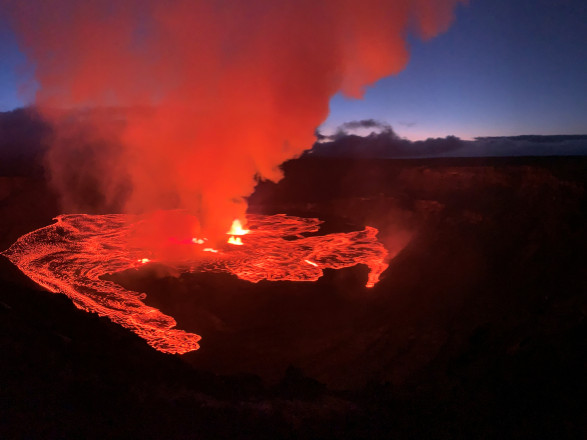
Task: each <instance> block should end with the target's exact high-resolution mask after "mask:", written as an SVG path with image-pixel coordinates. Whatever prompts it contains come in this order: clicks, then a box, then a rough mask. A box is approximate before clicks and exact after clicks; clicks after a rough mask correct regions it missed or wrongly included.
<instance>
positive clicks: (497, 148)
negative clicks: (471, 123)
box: [309, 119, 587, 158]
mask: <svg viewBox="0 0 587 440" xmlns="http://www.w3.org/2000/svg"><path fill="white" fill-rule="evenodd" d="M358 128H379V129H380V130H381V131H379V132H371V133H370V134H368V135H366V136H360V135H358V134H355V133H351V132H350V131H351V130H350V129H353V130H354V129H358ZM309 154H313V155H322V156H347V157H365V158H367V157H373V158H419V157H422V158H424V157H513V156H584V155H587V135H549V136H542V135H523V136H495V137H478V138H475V140H474V141H463V140H461V139H460V138H459V137H457V136H446V137H444V138H429V139H426V140H424V141H410V140H407V139H404V138H401V137H400V136H399V135H398V134H397V133H396V132H395V131H394V130H393V129H392V128H391V126H389V125H388V124H386V123H384V122H379V121H374V120H371V119H369V120H365V121H351V122H347V123H345V124H342V125H341V126H340V127H339V128H338V129H337V130H336V131H335V133H334V134H333V135H331V136H324V135H320V134H319V137H318V142H316V143H315V144H314V147H313V148H312V150H311V151H310V152H309Z"/></svg>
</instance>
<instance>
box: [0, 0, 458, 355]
mask: <svg viewBox="0 0 587 440" xmlns="http://www.w3.org/2000/svg"><path fill="white" fill-rule="evenodd" d="M459 1H464V0H444V1H439V0H395V1H391V0H387V1H385V0H363V1H361V2H358V1H350V0H348V1H341V0H322V1H315V0H312V1H309V0H296V1H279V2H277V1H272V0H252V1H248V2H240V1H232V0H218V1H207V0H206V1H204V0H177V1H173V2H160V1H156V0H144V1H143V0H141V1H139V0H116V1H114V0H88V1H84V2H81V1H76V0H56V1H54V2H44V1H40V0H39V1H31V2H26V3H25V2H21V1H11V0H0V5H2V9H1V12H3V13H5V14H6V15H7V16H8V18H9V20H10V21H11V23H12V24H13V27H14V29H15V31H16V32H17V34H18V36H19V37H20V41H21V44H22V48H23V50H24V51H25V52H26V53H27V54H28V56H29V59H30V60H31V62H32V63H33V64H34V68H35V73H36V79H37V81H38V83H39V89H38V93H37V96H36V105H37V107H38V108H39V110H40V112H41V114H42V115H43V117H44V118H45V119H46V120H47V121H48V122H49V123H50V124H51V126H52V135H51V136H50V139H49V144H50V148H49V152H48V155H47V165H48V169H49V173H50V177H51V180H52V183H53V185H54V186H55V187H56V188H57V189H58V191H59V193H60V194H61V199H62V203H63V207H64V210H65V211H66V212H70V213H71V212H75V213H79V212H84V213H86V214H74V215H64V216H60V217H58V218H57V223H55V224H53V225H50V226H47V227H45V228H41V229H39V230H37V231H33V232H31V233H29V234H27V235H25V236H23V237H21V238H20V239H19V240H18V241H17V242H16V243H15V244H14V245H13V246H12V247H11V248H10V249H8V250H7V251H6V252H5V253H4V255H6V256H7V257H8V258H10V259H11V261H13V262H14V263H15V264H16V265H17V266H18V267H19V268H20V269H21V270H22V271H23V272H24V273H26V274H27V275H28V276H29V277H30V278H32V279H33V280H35V281H36V282H37V283H39V284H41V285H42V286H44V287H46V288H47V289H49V290H51V291H55V292H57V291H60V292H62V293H65V294H66V295H68V296H69V297H70V298H71V299H72V300H73V302H74V303H75V304H76V306H78V307H80V308H82V309H85V310H89V311H94V312H97V313H99V314H100V315H105V316H108V317H109V318H110V319H112V320H113V321H115V322H117V323H119V324H121V325H123V326H125V327H127V328H129V329H131V330H132V331H134V332H136V333H137V334H139V335H140V336H141V337H143V338H144V339H146V340H147V342H149V343H150V344H151V345H152V346H153V347H155V348H157V349H159V350H161V351H168V352H173V353H185V352H187V351H191V350H194V349H197V347H198V344H197V341H198V340H199V336H198V335H195V334H193V333H186V332H183V331H182V330H177V329H174V327H175V321H174V319H173V318H172V317H170V316H167V315H164V314H163V313H161V312H160V311H159V310H157V309H155V308H152V307H148V306H147V305H145V304H144V303H143V302H142V299H143V298H144V295H143V294H141V293H139V292H133V291H129V290H126V289H124V288H122V287H121V286H118V285H117V284H115V283H113V282H111V281H108V280H106V279H105V278H104V277H105V276H106V277H107V276H108V275H109V274H112V273H115V272H117V271H124V270H127V269H132V268H135V267H137V266H140V265H142V264H145V263H149V262H150V261H156V262H159V263H163V264H165V265H167V266H171V267H172V268H173V270H179V271H180V272H182V271H183V272H185V271H210V270H212V271H225V272H229V273H231V274H234V275H236V276H238V277H239V278H242V279H245V280H248V281H252V282H257V281H260V280H263V279H266V280H295V281H311V280H316V279H317V278H319V277H320V276H321V275H322V273H323V272H322V271H323V269H327V268H335V269H336V268H342V267H348V266H353V265H356V264H365V265H367V266H368V267H369V269H370V274H369V278H368V280H367V287H369V286H373V285H374V284H375V283H376V282H377V281H378V279H379V275H380V274H381V273H382V272H383V271H384V270H385V269H386V268H387V259H388V255H387V251H386V250H385V248H384V247H383V245H382V244H381V243H379V242H378V241H377V240H376V238H375V236H376V234H377V232H378V231H377V229H375V228H370V227H366V228H365V229H364V230H363V231H355V232H351V233H334V234H328V235H322V236H312V234H313V233H315V232H317V231H318V229H319V226H318V225H319V224H320V223H321V221H320V220H318V219H302V218H299V217H291V216H286V215H284V214H281V215H277V216H265V217H263V216H261V217H259V216H250V215H249V216H246V209H247V206H246V202H245V198H246V197H247V196H249V195H251V194H252V192H253V190H254V188H255V185H256V182H257V181H258V180H263V179H267V180H273V181H277V180H279V179H280V178H281V170H280V168H279V165H280V164H281V163H283V162H284V161H285V160H287V159H290V158H293V157H296V156H298V155H300V154H301V153H302V152H303V151H304V150H306V149H307V148H310V147H311V146H312V143H313V141H314V136H315V135H314V133H315V129H316V127H317V126H318V125H319V124H320V123H321V122H323V120H324V119H325V118H326V116H327V114H328V103H329V100H330V98H331V97H332V96H333V95H334V94H335V93H337V92H338V91H342V92H344V93H345V94H347V95H349V96H353V97H360V96H361V95H362V93H363V89H364V87H365V86H367V85H369V84H372V83H373V82H375V81H377V80H378V79H380V78H382V77H384V76H387V75H390V74H393V73H395V72H398V71H399V70H401V69H402V67H403V66H404V65H405V64H406V62H407V58H408V53H407V49H406V43H405V40H404V38H405V36H406V33H407V32H409V31H410V30H411V28H412V27H415V28H416V29H417V30H418V31H419V32H420V34H421V35H422V36H423V37H425V38H428V37H432V36H434V35H436V34H437V33H439V32H441V31H442V30H444V29H445V28H446V27H447V26H448V25H449V23H450V21H451V19H452V11H453V8H454V7H455V5H456V4H457V3H458V2H459ZM120 211H122V212H123V214H112V213H113V212H120ZM88 213H97V214H100V215H93V216H92V215H88ZM247 220H248V221H249V223H250V224H249V225H247ZM231 225H232V227H231ZM249 232H250V234H249ZM227 233H228V237H227ZM245 235H246V237H243V236H245ZM227 241H228V243H227Z"/></svg>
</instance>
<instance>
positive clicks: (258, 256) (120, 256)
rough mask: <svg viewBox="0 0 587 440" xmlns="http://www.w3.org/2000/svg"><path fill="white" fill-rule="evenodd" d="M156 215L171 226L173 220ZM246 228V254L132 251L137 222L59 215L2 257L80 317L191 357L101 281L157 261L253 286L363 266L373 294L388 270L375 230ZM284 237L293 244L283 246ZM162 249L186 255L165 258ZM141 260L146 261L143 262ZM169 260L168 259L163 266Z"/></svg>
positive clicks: (161, 323) (181, 336)
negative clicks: (101, 320) (91, 315)
mask: <svg viewBox="0 0 587 440" xmlns="http://www.w3.org/2000/svg"><path fill="white" fill-rule="evenodd" d="M161 215H162V218H163V217H166V218H176V217H175V215H176V213H171V214H169V215H163V214H161ZM247 221H248V223H249V225H251V230H250V231H249V234H248V235H247V240H248V241H250V246H244V247H243V246H225V248H223V249H222V252H220V251H218V250H216V249H214V248H205V249H203V250H204V252H194V249H193V246H189V245H187V246H186V244H189V243H191V240H187V243H185V242H184V241H183V240H176V241H174V242H173V243H171V244H169V243H168V244H167V247H165V248H161V249H159V248H156V249H154V250H153V249H149V250H147V249H145V248H143V247H141V246H137V245H135V244H133V243H136V241H135V238H136V236H137V232H136V230H137V229H142V228H143V229H144V224H143V220H142V219H140V218H139V219H138V220H137V217H135V216H128V215H124V214H111V215H87V214H71V215H62V216H59V217H57V221H56V223H54V224H52V225H49V226H46V227H44V228H41V229H38V230H36V231H33V232H30V233H28V234H26V235H24V236H22V237H21V238H19V239H18V240H17V241H16V242H15V243H14V244H13V245H12V246H11V247H10V248H9V249H8V250H6V251H5V252H3V253H2V254H3V255H4V256H6V257H7V258H8V259H10V261H12V263H14V264H15V265H16V266H18V268H19V269H20V270H21V271H22V272H23V273H24V274H25V275H27V276H28V277H29V278H31V279H32V280H33V281H35V282H36V283H38V284H39V285H41V286H43V287H45V288H46V289H48V290H50V291H51V292H60V293H64V294H65V295H67V296H68V297H69V298H71V300H72V301H73V303H74V304H75V305H76V306H77V307H79V308H81V309H83V310H86V311H89V312H95V313H98V314H99V315H100V316H107V317H108V318H110V319H111V320H112V321H114V322H116V323H118V324H120V325H122V326H123V327H126V328H128V329H129V330H131V331H133V332H135V333H136V334H137V335H139V336H140V337H142V338H144V339H145V340H146V341H147V342H148V343H149V344H150V345H151V346H153V347H154V348H156V349H157V350H160V351H162V352H166V353H186V352H188V351H192V350H197V349H198V347H199V345H198V341H199V340H200V336H198V335H196V334H193V333H188V332H185V331H183V330H179V329H176V328H175V324H176V323H175V320H174V319H173V318H172V317H170V316H167V315H165V314H163V313H162V312H161V311H159V310H158V309H156V308H153V307H149V306H147V305H146V304H145V303H144V302H143V299H144V297H145V294H143V293H140V292H134V291H130V290H127V289H125V288H123V287H122V286H120V285H118V284H115V283H113V282H111V281H107V280H105V279H104V278H103V275H107V274H112V273H116V272H120V271H124V270H128V269H136V267H137V261H138V262H140V263H147V262H149V261H152V260H156V261H158V262H160V263H161V264H166V265H168V266H171V267H172V268H175V269H177V271H179V272H181V271H184V272H185V271H190V272H208V271H212V272H227V273H230V274H233V275H236V276H237V277H238V278H240V279H242V280H246V281H250V282H252V283H256V282H259V281H261V280H269V281H316V280H317V279H318V278H320V277H321V276H322V275H323V269H340V268H344V267H350V266H354V265H356V264H364V265H366V266H367V267H368V268H369V275H368V279H367V283H366V286H367V287H373V286H374V285H375V284H376V283H377V282H378V281H379V277H380V275H381V273H383V271H384V270H385V269H386V268H387V266H388V265H387V262H386V260H387V258H388V253H387V250H386V249H385V248H384V246H383V245H382V244H381V243H380V242H379V241H378V240H377V238H376V236H377V233H378V231H377V229H375V228H371V227H366V228H365V229H364V230H362V231H355V232H347V233H333V234H328V235H311V236H305V235H307V234H313V233H316V232H318V231H319V229H320V224H321V223H322V222H321V221H320V220H318V219H315V218H300V217H293V216H287V215H282V214H281V215H273V216H262V215H249V216H248V217H247ZM138 235H139V236H142V235H141V234H138ZM285 236H288V237H291V236H295V237H297V238H296V239H293V240H291V239H288V240H286V239H284V237H285ZM233 237H234V236H233ZM236 238H240V237H238V236H237V237H236ZM169 246H172V247H180V248H187V250H186V251H185V252H180V253H177V252H170V251H169V249H168V247H169ZM146 252H149V254H151V255H153V257H152V258H147V257H144V255H145V253H146ZM168 255H173V256H174V259H173V260H171V261H169V260H165V259H164V258H163V257H165V256H168ZM177 255H182V256H183V259H182V260H178V259H177Z"/></svg>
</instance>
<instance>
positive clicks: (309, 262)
mask: <svg viewBox="0 0 587 440" xmlns="http://www.w3.org/2000/svg"><path fill="white" fill-rule="evenodd" d="M304 261H305V262H306V263H308V264H311V265H312V266H314V267H318V265H317V264H316V263H314V262H313V261H310V260H304Z"/></svg>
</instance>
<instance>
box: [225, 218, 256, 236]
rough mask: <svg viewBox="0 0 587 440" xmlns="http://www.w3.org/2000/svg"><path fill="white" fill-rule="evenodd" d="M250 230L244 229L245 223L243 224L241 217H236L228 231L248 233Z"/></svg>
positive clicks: (236, 233) (235, 233) (240, 233)
mask: <svg viewBox="0 0 587 440" xmlns="http://www.w3.org/2000/svg"><path fill="white" fill-rule="evenodd" d="M249 232H250V231H249V230H248V229H243V225H242V224H241V222H240V220H239V219H235V220H233V221H232V225H231V226H230V230H229V231H228V232H227V234H228V235H246V234H248V233H249Z"/></svg>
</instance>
